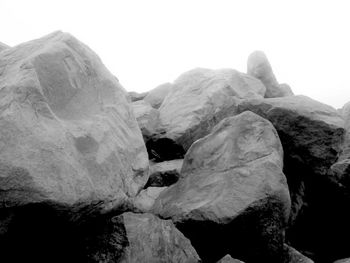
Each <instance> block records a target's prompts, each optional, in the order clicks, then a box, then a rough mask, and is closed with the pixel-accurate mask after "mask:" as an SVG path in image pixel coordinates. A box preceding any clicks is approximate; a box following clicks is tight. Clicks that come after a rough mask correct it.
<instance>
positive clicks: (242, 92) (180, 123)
mask: <svg viewBox="0 0 350 263" xmlns="http://www.w3.org/2000/svg"><path fill="white" fill-rule="evenodd" d="M265 90H266V89H265V87H264V85H263V84H262V83H261V81H259V80H257V79H255V78H253V77H251V76H248V75H246V74H243V73H240V72H238V71H236V70H233V69H221V70H210V69H204V68H197V69H193V70H190V71H188V72H186V73H184V74H182V75H181V76H180V77H179V78H178V79H177V80H175V82H174V85H173V88H172V89H171V91H170V92H169V94H168V95H167V96H166V98H165V99H164V101H163V103H162V105H161V107H160V108H159V113H160V122H161V127H162V129H164V132H165V135H162V136H161V137H166V138H169V139H171V140H173V141H174V142H176V144H178V145H180V146H181V147H183V149H184V150H185V151H187V149H188V148H189V147H190V146H191V144H192V143H193V142H194V141H196V140H197V139H199V138H202V137H204V136H205V135H207V134H209V133H210V131H211V129H212V128H213V127H214V126H215V125H216V124H217V123H218V122H219V121H221V120H222V119H224V118H225V117H228V116H232V115H234V114H235V108H236V104H237V101H238V100H239V99H246V98H262V97H263V96H264V94H265Z"/></svg>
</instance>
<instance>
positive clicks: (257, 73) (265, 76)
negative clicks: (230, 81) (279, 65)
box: [247, 51, 293, 98]
mask: <svg viewBox="0 0 350 263" xmlns="http://www.w3.org/2000/svg"><path fill="white" fill-rule="evenodd" d="M247 74H249V75H251V76H253V77H255V78H257V79H260V80H261V82H262V83H263V84H264V85H265V87H266V94H265V97H266V98H277V97H286V96H290V95H293V92H292V90H291V89H290V87H289V86H288V85H286V84H281V85H280V84H278V82H277V80H276V77H275V75H274V74H273V71H272V68H271V65H270V62H269V61H268V59H267V57H266V55H265V53H264V52H262V51H254V52H253V53H252V54H250V55H249V57H248V62H247Z"/></svg>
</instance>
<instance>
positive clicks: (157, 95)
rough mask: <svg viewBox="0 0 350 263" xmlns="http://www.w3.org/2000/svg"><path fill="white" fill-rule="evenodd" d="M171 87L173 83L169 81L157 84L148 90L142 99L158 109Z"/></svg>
mask: <svg viewBox="0 0 350 263" xmlns="http://www.w3.org/2000/svg"><path fill="white" fill-rule="evenodd" d="M172 87H173V85H172V84H171V83H164V84H162V85H159V86H158V87H156V88H154V89H152V90H151V91H149V92H148V94H147V96H146V97H145V98H144V100H145V101H147V102H149V103H150V104H151V106H152V107H153V108H155V109H158V108H159V107H160V105H161V104H162V103H163V100H164V98H165V97H166V96H167V95H168V93H169V92H170V90H171V89H172Z"/></svg>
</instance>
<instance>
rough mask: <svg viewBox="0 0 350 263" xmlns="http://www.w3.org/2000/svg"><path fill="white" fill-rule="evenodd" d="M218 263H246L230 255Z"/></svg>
mask: <svg viewBox="0 0 350 263" xmlns="http://www.w3.org/2000/svg"><path fill="white" fill-rule="evenodd" d="M217 263H244V262H243V261H240V260H238V259H234V258H232V257H231V256H230V255H226V256H224V257H223V258H222V259H220V260H219V261H218V262H217Z"/></svg>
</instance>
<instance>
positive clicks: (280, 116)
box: [238, 96, 350, 262]
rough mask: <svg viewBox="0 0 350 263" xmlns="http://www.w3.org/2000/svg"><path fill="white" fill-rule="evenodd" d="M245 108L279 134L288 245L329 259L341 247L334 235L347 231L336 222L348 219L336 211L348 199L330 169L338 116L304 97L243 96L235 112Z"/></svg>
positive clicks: (340, 135) (340, 128) (337, 146)
mask: <svg viewBox="0 0 350 263" xmlns="http://www.w3.org/2000/svg"><path fill="white" fill-rule="evenodd" d="M246 110H250V111H253V112H255V113H257V114H259V115H261V116H262V117H264V118H266V119H268V120H269V121H271V122H272V124H273V125H274V126H275V128H276V130H277V132H278V134H279V137H280V139H281V142H282V145H283V149H284V173H285V175H286V177H287V180H288V186H289V190H290V193H291V198H292V213H291V217H290V227H289V230H288V232H287V233H288V238H289V240H290V242H291V244H292V245H293V246H296V247H298V248H300V249H302V250H303V251H311V252H312V253H314V254H317V255H318V257H319V258H318V260H326V259H327V257H329V258H328V260H331V259H332V257H333V256H334V255H336V254H337V253H338V252H337V251H341V250H343V249H344V250H345V249H346V248H345V247H344V245H342V244H340V241H339V242H337V241H336V239H337V238H336V236H337V235H340V234H341V233H340V232H341V231H345V232H344V233H346V232H347V231H348V230H346V229H347V228H348V227H347V226H344V225H342V226H341V224H340V223H341V221H342V222H343V221H344V222H345V220H344V219H345V218H347V217H346V216H345V215H341V214H342V213H343V212H342V211H343V209H344V208H343V207H344V205H345V204H346V202H347V201H346V198H345V199H344V197H342V196H341V195H342V193H341V188H339V186H338V183H337V182H336V177H334V176H332V175H330V174H329V171H330V170H329V168H330V167H331V165H332V164H334V162H335V161H336V160H337V158H338V155H339V153H340V151H341V147H342V142H343V139H344V132H345V131H344V122H343V120H342V119H341V118H340V116H339V114H338V112H337V111H336V110H335V109H333V108H332V107H330V106H327V105H325V104H322V103H320V102H317V101H314V100H312V99H310V98H308V97H305V96H290V97H284V98H270V99H263V100H246V101H244V102H242V103H241V104H240V105H239V106H238V111H246ZM325 193H327V194H325ZM344 195H345V193H344ZM342 199H343V200H342ZM325 211H327V212H326V213H325ZM336 215H337V216H336ZM331 222H333V223H331ZM325 226H327V227H325ZM340 226H341V227H340ZM349 230H350V229H349ZM321 232H322V238H321V237H320V236H319V233H321ZM336 233H337V234H336ZM341 235H342V234H341ZM335 244H337V245H335ZM314 260H315V261H316V262H317V261H318V260H317V259H316V258H314ZM326 261H327V260H326Z"/></svg>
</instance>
